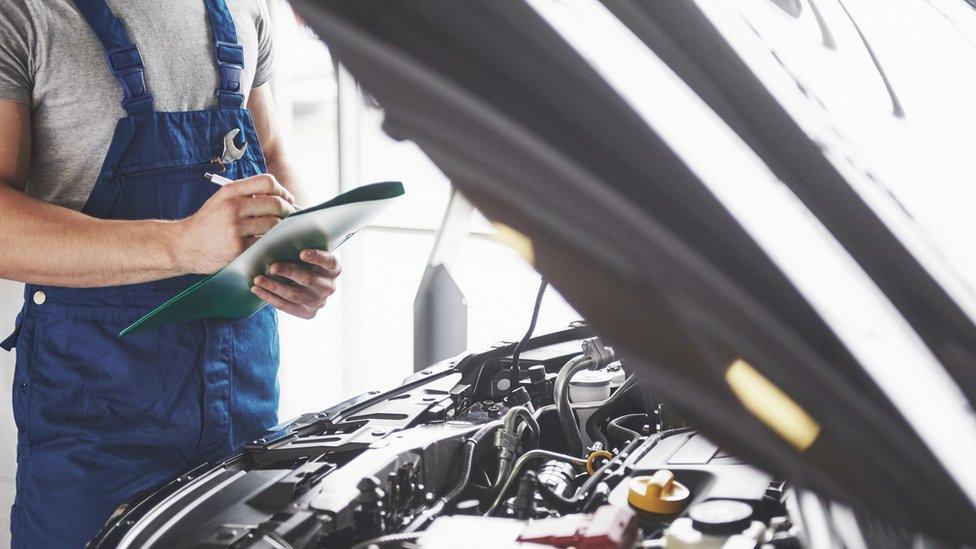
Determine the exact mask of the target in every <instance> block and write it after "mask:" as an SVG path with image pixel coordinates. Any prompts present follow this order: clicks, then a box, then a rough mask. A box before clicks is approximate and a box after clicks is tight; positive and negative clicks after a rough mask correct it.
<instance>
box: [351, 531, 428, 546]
mask: <svg viewBox="0 0 976 549" xmlns="http://www.w3.org/2000/svg"><path fill="white" fill-rule="evenodd" d="M419 537H420V533H419V532H411V533H409V534H387V535H385V536H380V537H378V538H373V539H368V540H366V541H361V542H359V543H357V544H356V545H353V546H352V548H351V549H366V548H367V547H369V546H371V545H389V544H391V543H402V542H404V541H414V540H416V539H417V538H419Z"/></svg>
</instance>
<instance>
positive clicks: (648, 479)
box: [627, 469, 751, 515]
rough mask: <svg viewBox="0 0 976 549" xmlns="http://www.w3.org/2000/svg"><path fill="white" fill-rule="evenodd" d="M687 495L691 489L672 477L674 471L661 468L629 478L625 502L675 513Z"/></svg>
mask: <svg viewBox="0 0 976 549" xmlns="http://www.w3.org/2000/svg"><path fill="white" fill-rule="evenodd" d="M689 497H691V491H690V490H688V488H687V487H686V486H685V485H684V484H681V483H680V482H678V481H677V480H675V479H674V473H672V472H671V471H669V470H667V469H661V470H660V471H658V472H656V473H654V474H653V475H643V476H638V477H634V478H632V479H630V491H629V492H628V494H627V502H628V503H630V504H631V505H632V506H634V507H636V508H638V509H640V510H642V511H647V512H649V513H656V514H658V515H675V514H677V513H679V512H680V511H681V508H682V507H683V506H684V504H685V502H686V501H688V498H689ZM750 511H751V509H750Z"/></svg>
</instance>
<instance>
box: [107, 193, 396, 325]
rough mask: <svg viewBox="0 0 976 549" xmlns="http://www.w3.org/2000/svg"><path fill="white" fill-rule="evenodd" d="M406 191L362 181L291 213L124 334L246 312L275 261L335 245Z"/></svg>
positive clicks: (257, 305)
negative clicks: (255, 284)
mask: <svg viewBox="0 0 976 549" xmlns="http://www.w3.org/2000/svg"><path fill="white" fill-rule="evenodd" d="M402 195H403V184H401V183H399V182H392V181H391V182H385V183H373V184H371V185H364V186H362V187H357V188H355V189H353V190H351V191H348V192H345V193H342V194H340V195H339V196H336V197H335V198H333V199H332V200H329V201H328V202H324V203H322V204H319V205H318V206H314V207H312V208H308V209H305V210H302V211H299V212H296V213H293V214H292V215H290V216H288V217H286V218H285V219H283V220H282V221H281V223H279V224H278V225H277V226H276V227H275V228H274V229H272V230H270V231H268V233H267V234H265V235H264V236H262V237H261V238H259V239H258V241H257V242H255V243H254V244H253V245H252V246H251V247H250V248H248V249H247V250H245V251H244V253H242V254H241V255H239V256H238V257H237V259H235V260H234V261H232V262H230V264H228V265H227V266H226V267H224V268H223V269H221V270H219V271H217V272H216V273H214V274H212V275H210V276H208V277H206V278H204V279H203V280H201V281H199V282H197V283H196V284H194V285H192V286H190V287H189V288H187V289H185V290H183V291H182V292H180V293H179V294H178V295H176V296H175V297H173V298H172V299H170V300H169V301H167V302H165V303H163V304H162V305H160V306H159V307H156V308H155V309H153V310H152V311H150V312H149V313H148V314H146V315H145V316H143V317H142V318H140V319H139V320H137V321H135V322H133V323H132V324H131V325H130V326H128V327H126V328H125V329H124V330H122V332H121V333H119V336H126V335H129V334H134V333H138V332H141V331H144V330H149V329H151V328H155V327H158V326H162V325H164V324H169V323H171V322H178V321H181V320H194V319H197V318H245V317H248V316H251V315H253V314H254V313H256V312H258V311H259V310H261V308H262V307H264V306H265V305H266V303H265V302H264V301H262V300H260V299H258V297H257V296H255V295H254V294H252V293H251V282H252V281H253V280H254V277H256V276H258V275H259V274H262V273H266V272H267V269H268V267H269V266H270V265H271V264H272V263H278V262H291V263H299V262H300V261H299V258H298V256H299V253H301V251H302V250H305V249H309V248H313V249H322V250H328V251H332V250H335V249H336V248H338V247H339V246H340V245H342V243H343V242H345V241H346V240H349V238H350V237H352V236H353V235H354V234H356V232H358V231H359V230H360V229H362V228H363V227H365V226H366V225H367V224H369V222H370V221H372V220H373V218H375V217H376V216H377V215H379V214H380V213H381V212H382V211H383V210H385V209H386V208H387V207H389V206H390V204H391V203H392V202H393V201H394V200H396V199H397V198H399V197H400V196H402Z"/></svg>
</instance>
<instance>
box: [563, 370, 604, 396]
mask: <svg viewBox="0 0 976 549" xmlns="http://www.w3.org/2000/svg"><path fill="white" fill-rule="evenodd" d="M614 377H615V374H614V372H611V371H610V370H609V369H607V368H604V369H602V370H583V371H581V372H577V373H576V375H574V376H573V379H571V380H569V401H570V402H572V403H574V404H578V403H580V402H599V401H601V400H606V399H608V398H610V383H611V382H612V381H613V380H614Z"/></svg>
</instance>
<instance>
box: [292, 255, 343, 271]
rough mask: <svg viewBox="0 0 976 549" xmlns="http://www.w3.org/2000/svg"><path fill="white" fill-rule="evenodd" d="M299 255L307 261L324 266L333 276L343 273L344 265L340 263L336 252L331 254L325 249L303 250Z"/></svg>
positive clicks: (317, 265)
mask: <svg viewBox="0 0 976 549" xmlns="http://www.w3.org/2000/svg"><path fill="white" fill-rule="evenodd" d="M299 257H300V258H301V260H302V261H304V262H305V263H309V264H311V265H315V266H316V267H320V268H322V269H323V270H325V271H326V272H327V273H329V274H331V275H332V276H333V277H337V276H339V274H341V273H342V265H340V264H339V258H338V257H336V256H335V254H331V253H329V252H327V251H325V250H302V253H301V255H300V256H299Z"/></svg>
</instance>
